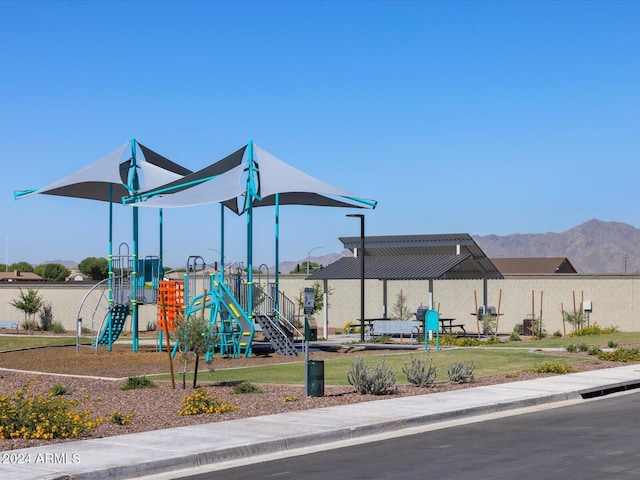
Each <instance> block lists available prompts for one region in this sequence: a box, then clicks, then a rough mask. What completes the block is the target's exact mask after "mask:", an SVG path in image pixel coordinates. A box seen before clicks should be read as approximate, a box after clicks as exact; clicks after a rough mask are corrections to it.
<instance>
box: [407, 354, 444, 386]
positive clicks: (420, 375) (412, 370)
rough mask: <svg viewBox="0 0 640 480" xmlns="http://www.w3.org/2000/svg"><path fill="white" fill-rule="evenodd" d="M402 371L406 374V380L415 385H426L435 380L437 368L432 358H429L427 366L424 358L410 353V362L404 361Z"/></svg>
mask: <svg viewBox="0 0 640 480" xmlns="http://www.w3.org/2000/svg"><path fill="white" fill-rule="evenodd" d="M402 372H403V373H404V374H405V375H406V376H407V381H408V382H409V383H411V384H413V385H415V386H417V387H426V386H428V385H430V384H432V383H433V382H435V381H436V374H437V369H436V366H435V365H434V364H433V360H432V359H429V365H428V366H427V359H426V358H416V357H414V356H413V355H411V363H410V364H407V363H405V365H404V367H402Z"/></svg>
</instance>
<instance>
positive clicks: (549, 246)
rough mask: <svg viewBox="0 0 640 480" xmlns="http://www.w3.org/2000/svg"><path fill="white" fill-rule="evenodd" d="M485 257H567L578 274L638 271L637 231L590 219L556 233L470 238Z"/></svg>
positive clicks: (639, 234) (624, 225) (628, 226)
mask: <svg viewBox="0 0 640 480" xmlns="http://www.w3.org/2000/svg"><path fill="white" fill-rule="evenodd" d="M472 236H473V239H474V240H475V241H476V243H477V244H478V245H479V246H480V248H482V250H483V251H484V253H485V254H486V255H487V257H489V258H496V257H567V258H568V259H569V261H570V262H571V264H572V265H573V266H574V267H575V269H576V270H577V271H578V273H611V274H618V273H634V272H638V271H640V253H638V245H640V230H639V229H637V228H635V227H633V226H632V225H629V224H626V223H621V222H603V221H602V220H598V219H592V220H589V221H587V222H585V223H582V224H580V225H577V226H575V227H573V228H570V229H569V230H566V231H564V232H560V233H553V232H549V233H528V234H519V233H516V234H512V235H505V236H499V235H486V236H476V235H472Z"/></svg>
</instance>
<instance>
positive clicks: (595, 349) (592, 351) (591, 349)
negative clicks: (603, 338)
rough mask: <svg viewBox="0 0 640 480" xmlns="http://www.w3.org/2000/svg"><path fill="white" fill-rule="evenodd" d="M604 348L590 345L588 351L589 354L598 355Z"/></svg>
mask: <svg viewBox="0 0 640 480" xmlns="http://www.w3.org/2000/svg"><path fill="white" fill-rule="evenodd" d="M601 351H602V349H601V348H600V347H589V350H587V353H588V354H589V355H597V354H598V352H601Z"/></svg>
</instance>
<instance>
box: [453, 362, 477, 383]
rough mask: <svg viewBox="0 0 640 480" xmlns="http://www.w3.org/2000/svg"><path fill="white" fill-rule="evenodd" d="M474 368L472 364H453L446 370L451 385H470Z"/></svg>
mask: <svg viewBox="0 0 640 480" xmlns="http://www.w3.org/2000/svg"><path fill="white" fill-rule="evenodd" d="M475 368H476V366H475V364H474V363H473V362H453V363H452V364H451V366H450V367H449V370H447V377H448V378H449V381H450V382H453V383H472V382H473V381H474V380H475V378H474V371H475Z"/></svg>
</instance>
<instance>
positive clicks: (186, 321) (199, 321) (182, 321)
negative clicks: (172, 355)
mask: <svg viewBox="0 0 640 480" xmlns="http://www.w3.org/2000/svg"><path fill="white" fill-rule="evenodd" d="M217 338H218V334H217V333H216V332H215V330H214V327H213V325H212V324H211V323H210V322H209V320H208V319H206V318H205V317H204V316H202V315H190V316H189V317H187V318H185V317H182V318H179V319H177V320H176V341H177V342H178V345H179V348H180V353H181V355H182V361H183V362H184V368H183V371H182V388H183V389H184V388H186V373H187V364H188V362H189V354H192V355H193V356H194V358H195V364H194V369H193V388H196V385H197V383H198V362H199V358H200V355H203V354H206V353H207V351H209V350H213V348H214V346H215V344H216V341H217Z"/></svg>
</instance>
